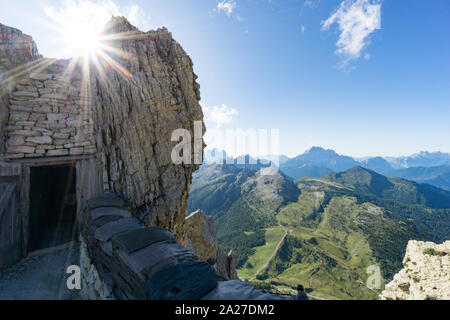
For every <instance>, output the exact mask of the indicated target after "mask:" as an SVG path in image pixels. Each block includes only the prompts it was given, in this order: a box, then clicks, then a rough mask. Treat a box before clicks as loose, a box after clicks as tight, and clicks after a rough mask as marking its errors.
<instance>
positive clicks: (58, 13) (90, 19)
mask: <svg viewBox="0 0 450 320" xmlns="http://www.w3.org/2000/svg"><path fill="white" fill-rule="evenodd" d="M44 12H45V14H46V15H47V16H48V17H49V18H50V19H51V20H52V21H53V22H54V23H56V24H57V25H59V26H78V27H79V28H87V27H89V28H90V29H91V30H93V32H100V31H102V29H103V27H104V26H105V24H106V23H107V22H108V21H109V20H110V19H111V16H124V17H126V18H127V19H128V20H129V21H130V23H132V24H133V25H135V26H137V27H138V28H140V29H143V30H146V29H148V28H149V18H148V16H147V15H146V14H145V13H144V11H143V10H142V9H141V7H140V6H139V5H137V4H130V5H127V6H120V5H118V4H116V3H115V2H114V1H112V0H97V1H94V0H65V1H61V2H60V4H59V5H55V6H48V7H46V8H45V9H44ZM74 31H76V30H74Z"/></svg>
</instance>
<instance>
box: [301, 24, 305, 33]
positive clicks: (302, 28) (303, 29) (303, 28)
mask: <svg viewBox="0 0 450 320" xmlns="http://www.w3.org/2000/svg"><path fill="white" fill-rule="evenodd" d="M300 30H302V33H304V32H305V31H306V27H305V26H304V25H302V26H301V27H300Z"/></svg>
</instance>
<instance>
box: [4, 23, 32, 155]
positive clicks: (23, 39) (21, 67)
mask: <svg viewBox="0 0 450 320" xmlns="http://www.w3.org/2000/svg"><path fill="white" fill-rule="evenodd" d="M39 58H40V55H39V52H38V50H37V47H36V44H35V42H34V41H33V39H32V38H31V37H30V36H28V35H25V34H23V33H22V32H21V31H20V30H17V29H15V28H11V27H8V26H5V25H3V24H1V23H0V159H2V158H3V151H4V148H5V137H6V135H5V127H6V122H7V121H8V116H9V112H8V111H9V108H8V107H9V102H8V99H9V95H10V93H11V91H12V90H13V89H14V86H15V84H16V79H18V78H19V77H20V76H21V75H23V74H26V73H28V72H29V69H30V68H32V67H33V62H35V61H37V60H38V59H39Z"/></svg>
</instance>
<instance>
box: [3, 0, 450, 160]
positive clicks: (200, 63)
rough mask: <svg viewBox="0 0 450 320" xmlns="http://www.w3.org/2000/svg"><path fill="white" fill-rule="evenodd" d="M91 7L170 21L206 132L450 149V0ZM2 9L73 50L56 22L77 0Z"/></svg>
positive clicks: (403, 149)
mask: <svg viewBox="0 0 450 320" xmlns="http://www.w3.org/2000/svg"><path fill="white" fill-rule="evenodd" d="M86 3H88V4H91V5H94V6H96V7H95V8H103V9H105V12H106V13H108V14H109V13H111V12H113V13H120V14H122V15H126V16H128V17H129V18H130V20H132V22H133V23H135V24H137V25H138V27H139V28H140V29H142V30H145V29H150V28H152V29H153V28H156V27H160V26H166V27H168V29H169V30H170V31H171V32H172V33H173V35H174V38H175V39H176V40H177V41H178V42H179V43H181V45H182V46H183V48H184V49H185V50H186V51H187V53H188V54H189V55H190V56H191V58H192V60H193V62H194V69H195V72H196V73H197V74H198V76H199V79H198V81H199V83H200V85H201V95H202V100H201V104H202V106H204V107H205V110H206V111H207V120H206V124H207V127H208V128H214V127H217V126H220V128H222V129H225V128H243V129H247V128H255V129H270V128H278V129H279V130H280V152H281V153H283V154H287V155H289V156H293V155H296V154H299V153H302V152H303V151H304V150H305V149H307V148H309V147H311V146H315V145H319V146H323V147H327V148H332V149H335V150H336V151H337V152H338V153H341V154H346V155H351V156H357V157H359V156H372V155H381V156H388V155H390V156H398V155H407V154H411V153H415V152H418V151H420V150H428V151H437V150H440V151H444V152H450V125H449V120H450V59H449V58H450V41H449V40H450V35H449V31H450V19H449V17H450V2H449V1H448V0H433V1H426V0H384V1H379V0H307V1H304V0H271V1H269V0H234V1H231V0H220V1H216V0H170V1H167V0H164V1H163V0H159V1H157V0H151V1H149V0H145V1H144V0H142V1H141V0H132V1H119V0H108V1H106V0H105V1H94V0H92V1H84V5H86ZM0 5H1V8H2V9H1V10H0V22H2V23H4V24H7V25H10V26H14V27H16V28H19V29H21V30H22V31H24V32H25V33H27V34H30V35H32V36H33V38H34V39H35V40H36V42H37V45H38V48H39V50H40V52H41V53H42V54H44V55H45V56H49V57H69V56H70V54H71V53H70V51H69V50H68V46H67V42H64V41H62V35H61V33H60V32H58V28H55V20H54V18H55V16H56V15H58V14H61V13H62V12H65V13H67V11H64V9H65V8H67V7H68V6H75V7H76V6H77V5H80V1H71V2H67V1H46V0H28V1H21V0H15V1H9V0H7V1H6V0H0ZM101 17H103V15H102V16H101ZM99 21H101V19H99ZM338 41H339V42H338Z"/></svg>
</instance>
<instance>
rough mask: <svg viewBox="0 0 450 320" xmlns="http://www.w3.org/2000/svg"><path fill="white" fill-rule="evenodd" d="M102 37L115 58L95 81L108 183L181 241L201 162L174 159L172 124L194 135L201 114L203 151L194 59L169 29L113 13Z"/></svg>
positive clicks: (147, 218) (97, 125)
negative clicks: (142, 25)
mask: <svg viewBox="0 0 450 320" xmlns="http://www.w3.org/2000/svg"><path fill="white" fill-rule="evenodd" d="M105 36H107V37H108V38H109V39H111V40H109V41H107V43H106V44H105V45H107V46H110V47H112V48H114V50H111V51H110V54H111V56H110V58H111V59H112V60H114V61H115V62H114V63H110V64H111V67H108V68H99V69H98V68H95V67H93V68H92V74H93V75H94V76H93V77H92V78H93V81H92V83H91V84H92V92H93V96H94V97H95V101H94V106H93V107H94V123H95V132H96V139H97V148H98V152H99V158H100V159H101V162H102V167H103V179H104V180H103V181H104V185H105V190H107V191H113V192H115V193H117V194H118V195H119V196H121V197H122V198H123V199H125V200H126V201H127V202H128V203H130V204H131V205H132V206H133V208H134V209H135V213H136V215H137V216H138V217H140V218H141V219H143V220H145V222H146V225H147V226H150V225H159V226H162V227H165V228H167V229H169V230H171V231H172V232H174V233H175V234H176V235H177V237H178V239H179V240H180V242H181V243H183V244H184V218H185V215H186V212H187V198H188V194H189V186H190V184H191V180H192V173H193V172H194V171H195V170H197V169H198V167H199V165H198V164H191V163H185V164H174V162H173V161H172V159H171V151H172V149H173V148H174V146H175V145H176V144H177V143H178V141H172V139H171V138H172V133H173V132H174V130H176V129H186V130H187V131H188V132H189V133H190V135H191V137H192V139H194V122H195V121H198V122H199V123H200V131H201V132H200V137H199V136H198V135H197V139H199V140H200V146H201V148H200V152H202V149H203V140H202V136H203V131H204V125H203V113H202V109H201V107H200V104H199V100H200V93H199V85H198V84H197V83H196V81H195V80H196V78H197V76H196V75H195V74H194V72H193V64H192V61H191V59H190V58H189V56H188V55H187V54H186V52H185V51H184V50H183V48H182V47H181V46H180V45H179V44H178V43H177V42H176V41H175V40H174V39H173V38H172V35H171V33H170V32H168V31H167V29H165V28H163V29H158V30H157V31H149V32H141V31H139V30H137V29H136V28H135V27H133V26H132V25H131V24H129V23H128V21H127V20H126V19H125V18H114V19H113V20H112V21H111V22H110V23H109V25H108V27H107V30H106V32H105ZM111 52H112V53H111ZM115 52H117V53H118V54H114V53H115ZM107 62H108V61H107ZM118 66H120V67H118ZM177 138H178V137H177ZM192 143H194V140H193V141H192ZM192 159H194V158H193V157H192Z"/></svg>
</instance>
